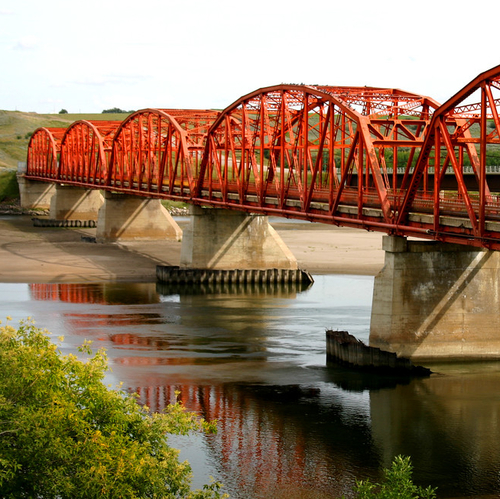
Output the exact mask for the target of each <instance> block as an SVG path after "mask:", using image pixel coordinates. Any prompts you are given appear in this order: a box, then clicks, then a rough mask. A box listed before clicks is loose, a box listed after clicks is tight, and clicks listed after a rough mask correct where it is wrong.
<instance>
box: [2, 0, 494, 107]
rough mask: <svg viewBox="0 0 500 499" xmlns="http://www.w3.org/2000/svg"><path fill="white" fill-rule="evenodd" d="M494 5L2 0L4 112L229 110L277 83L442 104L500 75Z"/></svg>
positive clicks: (482, 1)
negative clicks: (491, 73)
mask: <svg viewBox="0 0 500 499" xmlns="http://www.w3.org/2000/svg"><path fill="white" fill-rule="evenodd" d="M499 14H500V2H499V1H498V0H475V1H467V2H464V1H463V0H453V1H450V0H423V1H412V2H409V1H406V0H379V1H377V0H357V1H350V2H348V1H345V0H344V1H342V2H341V1H337V0H315V1H306V0H300V1H299V0H289V1H282V0H253V1H246V2H241V1H237V0H211V1H203V0H134V1H132V0H85V1H81V0H36V1H35V0H1V1H0V60H1V64H2V72H1V73H2V76H1V77H0V109H5V110H19V111H35V112H38V113H54V112H56V113H57V112H59V111H60V110H61V109H62V108H64V109H67V110H68V111H69V112H71V113H79V112H82V113H83V112H101V111H102V110H103V109H109V108H112V107H119V108H121V109H126V110H132V109H133V110H137V109H142V108H147V107H157V108H195V109H213V108H224V107H226V106H228V105H229V104H231V103H232V102H234V101H235V100H237V99H238V98H239V97H240V96H242V95H245V94H247V93H249V92H251V91H253V90H256V89H258V88H261V87H265V86H269V85H276V84H279V83H307V84H328V85H355V86H364V85H367V86H378V87H391V88H400V89H403V90H408V91H411V92H415V93H419V94H423V95H428V96H430V97H433V98H434V99H436V100H437V101H439V102H444V101H445V100H446V99H448V98H449V97H451V96H452V95H453V94H454V93H455V92H457V91H458V90H459V89H460V88H462V87H463V86H464V85H466V84H467V83H468V82H469V81H470V80H472V79H473V78H475V77H476V76H477V75H478V74H479V73H481V72H483V71H486V70H488V69H490V68H492V67H493V66H497V65H499V64H500V43H499V24H498V22H499V21H498V20H499V18H500V16H499Z"/></svg>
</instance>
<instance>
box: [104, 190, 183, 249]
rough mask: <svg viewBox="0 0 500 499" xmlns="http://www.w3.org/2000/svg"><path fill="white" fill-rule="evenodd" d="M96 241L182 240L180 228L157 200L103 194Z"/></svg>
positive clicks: (110, 193)
mask: <svg viewBox="0 0 500 499" xmlns="http://www.w3.org/2000/svg"><path fill="white" fill-rule="evenodd" d="M96 239H97V241H98V242H114V241H134V240H146V239H150V240H154V239H173V240H175V241H180V240H181V239H182V229H181V228H180V227H179V226H178V225H177V222H176V221H175V220H174V219H173V218H172V216H171V215H170V213H168V211H167V210H166V209H165V208H164V207H163V205H162V204H161V202H160V200H159V199H151V198H143V197H139V196H132V195H127V194H118V193H113V192H105V194H104V204H103V205H102V207H101V209H100V210H99V217H98V220H97V233H96Z"/></svg>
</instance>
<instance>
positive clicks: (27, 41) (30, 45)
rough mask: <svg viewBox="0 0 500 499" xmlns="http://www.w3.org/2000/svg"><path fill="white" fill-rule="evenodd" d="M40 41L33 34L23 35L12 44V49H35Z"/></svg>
mask: <svg viewBox="0 0 500 499" xmlns="http://www.w3.org/2000/svg"><path fill="white" fill-rule="evenodd" d="M39 43H40V41H39V40H38V38H37V37H35V36H29V35H28V36H23V37H22V38H20V39H18V40H17V41H16V42H15V43H14V46H13V49H14V50H35V49H36V48H37V47H38V45H39Z"/></svg>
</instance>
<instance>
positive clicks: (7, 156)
mask: <svg viewBox="0 0 500 499" xmlns="http://www.w3.org/2000/svg"><path fill="white" fill-rule="evenodd" d="M127 116H128V114H126V113H117V114H111V113H105V114H102V113H100V114H37V113H24V112H21V111H1V110H0V168H16V169H17V162H18V161H26V152H27V149H28V143H29V138H30V135H31V134H32V133H33V132H34V131H35V130H36V129H37V128H40V127H62V128H66V127H68V126H69V125H70V124H71V123H73V122H74V121H77V120H81V119H86V120H117V121H121V120H123V119H125V118H126V117H127Z"/></svg>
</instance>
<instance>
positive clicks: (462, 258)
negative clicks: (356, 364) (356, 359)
mask: <svg viewBox="0 0 500 499" xmlns="http://www.w3.org/2000/svg"><path fill="white" fill-rule="evenodd" d="M383 249H384V250H385V265H384V267H383V269H382V270H381V272H380V273H379V274H378V275H377V276H376V277H375V284H374V293H373V303H372V315H371V325H370V346H373V347H378V348H381V349H382V350H387V351H391V352H395V353H397V354H398V355H399V356H404V357H409V358H410V359H412V360H418V361H423V360H443V361H449V360H480V359H498V358H500V310H499V303H500V287H499V286H500V252H496V251H489V250H483V249H478V248H472V247H468V246H462V245H455V244H446V243H440V242H435V241H408V240H406V238H402V237H394V236H384V239H383Z"/></svg>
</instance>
